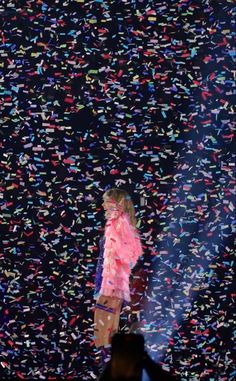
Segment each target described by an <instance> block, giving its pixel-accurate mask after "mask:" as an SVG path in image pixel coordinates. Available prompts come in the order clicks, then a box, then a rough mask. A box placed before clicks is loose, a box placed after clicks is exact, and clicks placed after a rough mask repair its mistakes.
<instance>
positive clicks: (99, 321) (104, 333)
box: [94, 295, 122, 348]
mask: <svg viewBox="0 0 236 381" xmlns="http://www.w3.org/2000/svg"><path fill="white" fill-rule="evenodd" d="M121 305H122V300H121V299H118V298H116V297H112V296H103V295H101V296H100V297H99V299H98V301H97V304H96V306H95V312H94V323H95V324H94V336H95V340H94V341H95V346H96V347H97V348H98V347H100V346H108V345H109V344H111V337H112V336H113V334H114V333H115V332H117V331H118V328H119V321H120V310H121Z"/></svg>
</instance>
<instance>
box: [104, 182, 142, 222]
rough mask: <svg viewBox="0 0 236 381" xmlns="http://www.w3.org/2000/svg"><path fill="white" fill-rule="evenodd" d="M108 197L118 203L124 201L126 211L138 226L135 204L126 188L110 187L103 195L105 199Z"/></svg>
mask: <svg viewBox="0 0 236 381" xmlns="http://www.w3.org/2000/svg"><path fill="white" fill-rule="evenodd" d="M106 198H111V199H113V200H115V201H116V202H118V203H120V202H121V201H122V202H123V206H124V212H125V213H127V214H128V215H129V218H130V221H131V223H132V225H133V226H136V224H137V220H136V217H135V209H134V204H133V202H132V200H131V197H130V195H129V193H128V192H127V191H126V190H124V189H121V188H111V189H108V190H107V191H106V192H105V193H104V195H103V199H106Z"/></svg>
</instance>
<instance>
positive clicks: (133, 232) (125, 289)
mask: <svg viewBox="0 0 236 381" xmlns="http://www.w3.org/2000/svg"><path fill="white" fill-rule="evenodd" d="M142 253H143V252H142V245H141V240H140V237H139V234H138V232H137V229H136V228H135V227H134V226H133V225H132V224H131V222H130V218H129V215H128V214H127V213H124V212H123V213H118V214H117V212H116V211H114V213H112V214H111V216H110V218H109V220H108V222H107V223H106V226H105V244H104V263H103V272H102V284H101V289H100V295H104V296H113V297H117V298H119V299H122V300H124V301H126V302H130V300H131V298H130V287H129V277H130V273H131V269H132V268H133V267H134V266H135V264H136V262H137V260H138V258H139V257H140V256H141V255H142Z"/></svg>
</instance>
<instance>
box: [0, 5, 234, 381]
mask: <svg viewBox="0 0 236 381" xmlns="http://www.w3.org/2000/svg"><path fill="white" fill-rule="evenodd" d="M234 13H235V8H234V6H233V1H230V0H228V1H217V2H210V1H208V0H202V1H200V2H199V1H194V0H193V1H188V0H182V1H162V2H158V1H157V2H153V1H141V0H139V1H136V2H134V1H129V0H127V1H124V0H122V1H121V0H119V1H112V2H110V1H106V0H105V1H98V0H97V1H96V0H95V1H89V2H86V1H83V0H70V1H60V0H56V1H53V2H52V1H49V0H45V1H37V2H35V1H32V0H29V1H17V2H14V1H2V2H1V5H0V18H1V32H0V56H1V62H0V94H1V98H0V102H1V104H0V107H1V115H0V123H1V129H0V134H1V135H0V136H1V140H0V144H1V150H0V171H1V182H0V195H1V197H0V224H1V236H2V240H1V249H0V259H1V272H0V291H1V314H0V315H1V317H0V319H1V325H0V327H1V329H0V348H1V356H0V374H1V377H2V379H4V378H5V379H7V378H20V379H31V378H45V377H47V378H51V379H53V378H55V377H63V379H73V378H77V377H81V378H82V379H83V380H85V379H89V380H91V379H96V375H97V374H98V362H99V353H98V352H96V351H95V347H94V337H93V310H94V299H93V293H94V281H95V269H96V263H97V258H98V251H99V245H98V242H99V239H100V237H101V235H102V234H103V227H104V223H105V220H104V216H103V211H102V195H103V193H104V192H105V191H106V190H107V189H108V188H110V187H113V186H116V187H121V188H124V189H126V190H127V191H128V192H129V193H130V194H131V195H132V198H133V200H134V202H135V206H136V212H137V217H138V220H139V222H138V226H139V230H140V233H141V235H142V242H143V248H144V255H143V257H142V259H141V260H140V262H139V263H138V265H137V267H136V268H135V269H134V273H133V278H132V286H133V290H134V291H135V294H134V295H133V299H132V303H133V305H132V308H133V313H132V310H131V311H130V312H125V311H123V312H122V314H121V330H127V329H128V328H129V326H130V324H131V323H132V321H133V320H135V319H137V318H138V319H140V324H141V325H142V327H143V332H144V334H145V341H146V346H147V349H148V350H149V351H150V354H151V355H152V356H153V358H155V359H156V361H158V362H159V363H160V364H162V366H163V367H164V368H168V369H171V370H172V371H173V373H176V374H177V375H180V376H181V380H183V381H185V380H186V381H187V380H198V379H199V380H200V379H201V380H210V381H214V380H218V381H226V380H227V381H228V380H233V379H234V376H235V373H234V368H233V365H232V363H233V355H232V349H231V348H232V346H233V345H232V344H233V343H232V332H231V331H232V324H233V298H234V297H235V293H234V291H233V286H232V284H233V270H232V268H233V244H234V242H233V233H234V232H235V215H234V214H235V189H234V185H235V181H234V180H235V179H234V172H233V171H234V165H235V162H234V146H233V137H234V111H233V105H234V96H235V95H234V86H235V80H234V77H233V74H234V73H235V69H234V63H235V45H234V44H235V40H234V38H235V32H234V24H233V20H234V16H235V15H234ZM144 279H145V282H146V283H145V284H144V282H143V280H144ZM139 280H140V283H139ZM137 306H139V309H138V308H137Z"/></svg>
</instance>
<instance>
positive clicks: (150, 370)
mask: <svg viewBox="0 0 236 381" xmlns="http://www.w3.org/2000/svg"><path fill="white" fill-rule="evenodd" d="M143 369H145V371H146V373H147V375H148V376H149V380H150V381H178V379H177V378H176V377H175V376H172V375H170V373H168V372H166V371H165V370H163V369H162V368H161V366H160V365H158V364H156V363H155V361H153V360H152V358H151V357H150V356H149V355H148V353H147V352H146V351H145V349H144V337H143V335H141V334H135V333H128V334H127V333H116V334H115V335H114V336H113V337H112V346H111V360H110V361H109V362H108V364H107V365H106V367H105V369H104V370H103V372H102V374H101V375H100V376H99V377H98V379H97V380H98V381H108V380H109V381H142V371H143Z"/></svg>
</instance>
